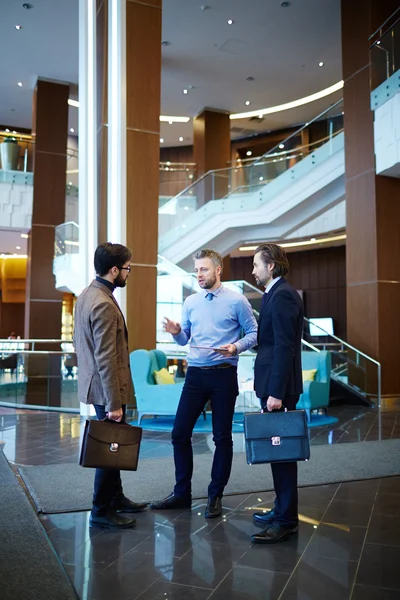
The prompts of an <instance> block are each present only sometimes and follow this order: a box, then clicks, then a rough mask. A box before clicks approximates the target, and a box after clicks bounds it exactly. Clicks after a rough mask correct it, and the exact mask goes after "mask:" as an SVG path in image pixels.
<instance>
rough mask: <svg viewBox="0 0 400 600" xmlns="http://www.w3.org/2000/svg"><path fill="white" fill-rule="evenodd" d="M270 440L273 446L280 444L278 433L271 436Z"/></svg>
mask: <svg viewBox="0 0 400 600" xmlns="http://www.w3.org/2000/svg"><path fill="white" fill-rule="evenodd" d="M271 442H272V445H273V446H280V445H281V438H280V437H279V435H276V436H275V437H272V438H271Z"/></svg>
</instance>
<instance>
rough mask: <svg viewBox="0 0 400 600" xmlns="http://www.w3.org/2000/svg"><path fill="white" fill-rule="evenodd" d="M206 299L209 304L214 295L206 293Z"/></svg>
mask: <svg viewBox="0 0 400 600" xmlns="http://www.w3.org/2000/svg"><path fill="white" fill-rule="evenodd" d="M206 298H207V300H208V301H209V302H211V300H212V299H213V298H214V294H213V293H212V292H208V294H207V296H206Z"/></svg>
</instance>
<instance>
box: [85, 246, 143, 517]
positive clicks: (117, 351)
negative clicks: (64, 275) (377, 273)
mask: <svg viewBox="0 0 400 600" xmlns="http://www.w3.org/2000/svg"><path fill="white" fill-rule="evenodd" d="M131 257H132V253H131V251H130V250H129V248H126V247H125V246H122V245H121V244H110V243H105V244H100V246H98V248H97V249H96V252H95V255H94V267H95V270H96V274H97V276H96V279H95V280H94V281H92V283H91V284H90V285H89V286H88V287H87V288H86V289H84V290H83V292H82V293H81V294H80V296H79V297H78V299H77V301H76V306H75V328H74V345H75V352H76V355H77V358H78V368H79V377H78V397H79V400H80V402H83V403H85V404H93V406H94V409H95V411H96V415H97V418H98V419H99V420H102V419H104V418H105V417H107V418H109V419H112V420H114V421H122V420H123V419H124V417H125V410H126V404H128V403H129V402H131V400H132V396H133V386H132V378H131V371H130V366H129V350H128V332H127V329H126V325H125V319H124V317H123V314H122V312H121V309H120V307H119V305H118V303H117V301H116V300H115V298H114V296H113V291H114V289H115V288H116V287H125V285H126V280H127V279H128V275H129V272H130V269H131V268H130V260H131ZM145 508H146V504H144V503H136V502H132V501H131V500H129V499H128V498H126V497H125V496H124V494H123V491H122V484H121V476H120V472H119V471H117V470H115V469H96V474H95V480H94V495H93V507H92V512H91V515H90V525H91V526H94V525H96V526H101V527H107V528H110V527H117V528H127V527H133V525H134V523H135V519H132V518H128V517H125V516H122V515H120V514H119V513H121V512H125V513H133V512H139V511H142V510H144V509H145Z"/></svg>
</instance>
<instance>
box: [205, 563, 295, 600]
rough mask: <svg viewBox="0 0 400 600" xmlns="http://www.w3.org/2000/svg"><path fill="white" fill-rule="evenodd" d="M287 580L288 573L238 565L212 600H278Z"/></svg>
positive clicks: (219, 587)
mask: <svg viewBox="0 0 400 600" xmlns="http://www.w3.org/2000/svg"><path fill="white" fill-rule="evenodd" d="M287 580H288V575H287V574H286V573H277V572H274V571H267V570H264V569H262V570H261V569H254V568H249V567H242V566H240V565H236V566H234V567H233V569H232V571H231V572H230V573H228V575H227V576H226V577H225V579H224V580H223V581H222V582H221V584H220V585H219V586H218V587H217V589H216V590H215V592H213V594H212V596H211V597H210V600H228V599H229V600H267V599H268V600H278V598H279V597H280V594H281V592H282V590H283V588H284V586H285V584H286V582H287Z"/></svg>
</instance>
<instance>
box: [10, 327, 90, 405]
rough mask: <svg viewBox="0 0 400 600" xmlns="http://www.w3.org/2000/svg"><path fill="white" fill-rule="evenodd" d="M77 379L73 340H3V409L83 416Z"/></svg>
mask: <svg viewBox="0 0 400 600" xmlns="http://www.w3.org/2000/svg"><path fill="white" fill-rule="evenodd" d="M40 348H46V350H41V349H40ZM49 348H54V350H49ZM77 378H78V369H77V360H76V355H75V352H74V348H73V345H72V341H66V340H28V339H23V340H0V406H3V407H4V406H8V407H11V408H28V407H29V408H30V409H46V410H57V411H63V412H73V413H79V410H80V409H79V401H78V394H77Z"/></svg>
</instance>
